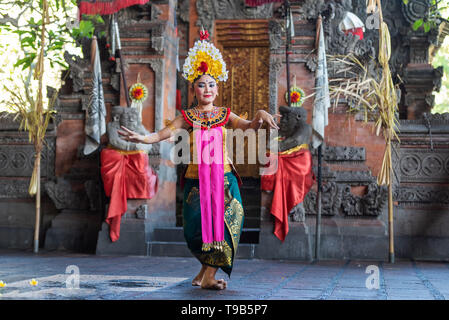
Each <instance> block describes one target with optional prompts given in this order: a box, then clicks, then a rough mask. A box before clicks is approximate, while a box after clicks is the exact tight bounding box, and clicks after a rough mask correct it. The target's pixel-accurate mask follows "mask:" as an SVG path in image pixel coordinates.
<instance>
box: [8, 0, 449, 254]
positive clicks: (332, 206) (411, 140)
mask: <svg viewBox="0 0 449 320" xmlns="http://www.w3.org/2000/svg"><path fill="white" fill-rule="evenodd" d="M291 3H292V13H293V20H294V29H295V36H294V39H293V40H294V44H293V46H292V54H291V55H290V74H291V75H292V76H293V75H294V76H295V77H296V83H297V86H298V87H300V88H301V89H302V90H303V91H304V92H305V93H306V94H307V95H308V94H311V93H312V92H313V90H314V84H315V79H314V74H315V69H316V50H315V41H316V19H317V16H318V15H319V14H321V15H322V16H323V21H324V32H325V37H326V50H327V53H328V54H330V55H336V54H342V55H344V54H348V53H354V54H355V55H356V56H357V57H358V58H359V59H360V60H361V61H363V63H365V64H366V65H367V66H368V67H372V66H373V64H374V63H375V62H374V60H373V59H372V57H375V56H377V46H378V30H376V29H375V28H371V29H370V28H368V27H367V28H366V30H365V33H364V37H363V39H362V40H359V38H358V37H357V36H354V35H352V34H347V35H346V34H344V33H343V32H342V31H341V30H340V29H339V28H338V26H339V24H340V22H341V21H342V19H343V17H344V14H345V13H346V12H347V11H350V12H352V13H354V14H356V15H357V16H358V17H359V18H360V19H361V20H362V21H364V22H366V21H369V19H370V18H371V17H370V15H369V14H367V13H366V1H365V0H352V1H350V0H333V1H323V0H319V1H312V0H300V1H291ZM382 3H383V12H384V20H385V21H386V22H387V24H388V26H389V29H390V33H391V41H392V54H391V61H390V68H391V70H392V74H393V75H394V80H395V81H399V79H402V83H401V85H400V89H401V90H400V91H401V92H400V96H401V98H400V104H399V118H400V127H399V132H400V133H399V137H400V141H397V142H396V143H395V146H394V153H393V157H394V164H395V181H394V199H395V200H394V201H395V203H394V209H395V212H394V225H395V248H396V252H397V253H396V255H397V257H398V258H401V257H407V258H415V259H439V260H445V259H447V258H448V255H447V252H448V251H449V250H448V249H449V241H448V240H449V231H448V230H449V196H448V195H449V191H448V188H447V187H448V184H449V117H448V115H447V114H444V115H436V114H431V113H430V111H431V108H432V105H433V96H432V92H433V91H434V90H439V87H440V83H441V77H442V69H441V68H437V69H435V68H433V67H432V66H431V64H430V61H431V59H432V57H433V55H434V54H435V52H436V51H437V50H438V48H439V47H440V45H441V43H442V42H443V40H444V37H445V36H446V34H447V31H448V27H447V26H446V25H445V24H444V23H443V24H441V25H439V26H438V28H435V29H432V30H430V31H429V32H427V33H425V32H424V31H422V30H421V29H420V30H418V31H413V30H412V27H411V25H412V24H413V22H414V21H415V20H416V19H418V18H420V17H423V16H424V15H425V13H426V10H428V7H427V1H425V0H410V1H409V2H408V4H404V3H403V1H402V0H394V1H383V2H382ZM283 12H284V10H283V7H282V4H280V3H276V4H267V5H264V6H261V7H257V8H251V7H246V6H245V5H244V1H241V0H219V1H212V0H179V1H174V0H154V1H149V2H148V3H147V4H146V5H141V6H133V7H131V8H128V9H126V10H122V11H121V12H120V13H119V14H118V23H119V28H120V35H121V38H122V51H123V55H124V57H125V60H126V70H127V71H126V78H127V82H128V83H134V82H135V81H136V79H137V77H138V76H140V79H141V81H142V82H143V83H144V84H145V85H146V86H147V87H148V89H149V98H148V99H147V101H146V102H145V105H144V109H143V121H142V122H143V124H144V126H145V127H146V128H147V130H149V131H154V130H159V129H161V128H163V127H164V121H165V120H167V119H173V118H174V117H175V116H176V115H177V113H178V112H179V111H178V110H177V107H178V108H186V107H188V106H189V105H190V103H191V102H192V96H191V93H189V90H188V84H187V83H186V81H185V80H183V79H182V77H181V76H180V72H179V71H177V69H176V60H177V59H179V64H180V65H181V66H182V64H183V61H184V59H185V57H186V55H187V51H188V48H189V47H191V46H192V45H193V43H194V41H195V40H196V39H197V37H198V36H197V35H198V29H199V28H201V26H204V28H206V29H208V30H209V31H210V33H211V40H212V41H213V42H214V43H215V44H216V45H217V46H218V47H219V48H220V50H221V51H222V52H223V55H224V59H225V60H226V62H227V65H228V69H229V70H230V80H231V81H228V82H227V83H226V84H225V85H224V86H223V87H221V88H220V101H217V104H220V105H223V106H228V107H231V109H232V110H233V111H234V112H235V113H238V114H242V113H245V112H246V113H248V115H249V117H251V116H252V115H253V114H254V112H255V111H256V110H258V109H264V110H267V111H269V112H271V113H275V112H277V110H278V108H279V106H281V105H285V104H286V101H285V92H286V91H287V84H286V63H285V31H284V28H283V25H284V21H285V20H284V17H283ZM105 20H106V21H107V20H108V17H106V18H105ZM104 28H105V26H101V25H99V26H97V29H98V30H100V31H101V30H103V29H104ZM176 30H177V32H176ZM105 41H106V40H105V39H104V38H100V39H99V45H100V49H101V52H100V56H101V64H102V75H103V89H104V94H105V100H106V107H107V111H108V114H107V121H110V110H111V107H113V106H116V105H125V99H124V95H123V90H121V89H120V88H121V76H120V68H118V67H117V65H116V63H115V62H113V61H109V60H108V54H107V50H106V48H105V45H106V42H105ZM81 42H82V45H83V51H84V57H83V58H79V57H72V56H70V55H69V54H66V61H67V62H68V63H69V65H70V69H69V71H68V72H69V76H68V78H67V80H66V81H65V84H64V85H63V87H62V88H61V90H60V91H59V94H58V99H57V104H56V109H57V116H56V118H55V121H54V122H53V123H52V124H51V126H50V128H49V130H48V133H47V137H46V141H47V144H46V149H45V152H44V155H43V167H44V170H43V175H42V183H43V184H44V185H45V195H44V198H43V224H42V229H41V239H42V240H41V243H42V246H43V247H44V248H45V249H48V250H72V251H77V252H88V253H96V254H138V255H172V256H180V255H181V256H182V255H187V256H190V253H189V251H188V250H187V247H186V245H185V242H184V239H183V232H182V214H181V212H182V208H181V205H182V190H181V189H180V187H179V183H178V182H179V175H180V173H181V172H182V169H183V168H182V167H181V166H177V167H176V166H174V165H173V163H171V161H170V160H169V158H170V155H169V150H170V145H171V142H161V143H159V144H158V145H156V146H155V147H154V148H153V149H152V151H151V153H150V154H149V159H150V165H151V166H152V167H153V169H154V170H155V171H156V173H157V175H158V178H159V191H158V193H157V195H156V196H155V197H154V198H153V199H151V200H133V199H129V200H128V211H127V213H126V214H125V215H124V216H123V219H122V224H121V230H122V231H121V236H120V239H119V241H117V242H115V243H111V242H110V240H109V238H108V227H107V225H106V224H105V223H104V217H105V212H106V209H107V205H108V201H109V200H108V199H107V198H106V197H105V196H104V192H103V186H102V182H101V178H100V172H99V153H98V152H96V153H94V154H92V155H90V156H83V154H82V148H83V145H84V139H85V135H84V121H85V115H86V107H87V104H88V97H89V92H90V76H91V74H90V69H89V67H90V56H89V55H90V53H89V48H90V40H89V39H84V40H82V41H81ZM337 71H338V66H333V65H329V69H328V72H329V76H330V77H331V78H332V77H335V76H336V72H337ZM177 91H178V92H179V93H180V99H178V104H177V99H176V97H177ZM312 106H313V100H312V99H308V100H306V101H305V102H304V104H303V106H302V107H304V108H305V109H307V110H308V113H309V120H310V117H311V114H312ZM347 110H348V102H347V101H345V100H343V99H342V100H341V101H339V103H338V106H337V107H336V108H332V110H330V114H329V125H328V127H327V128H326V139H325V147H324V152H323V153H324V161H323V181H324V192H323V209H322V210H323V218H322V228H321V230H322V235H321V249H322V252H321V258H323V259H345V258H352V259H378V260H382V259H387V256H388V234H387V233H388V223H387V208H386V202H387V194H386V190H385V188H384V187H379V186H378V185H377V184H376V177H377V175H378V173H379V171H380V166H381V163H382V156H383V151H384V148H385V144H384V139H383V137H381V136H380V137H378V136H375V135H374V134H373V131H372V127H371V125H370V124H369V123H368V124H366V123H364V121H363V117H361V116H360V115H358V114H349V113H348V112H347ZM102 142H103V144H104V145H106V144H107V138H106V137H103V139H102ZM313 154H314V161H315V164H316V151H313ZM32 156H33V151H32V146H30V145H29V144H28V143H27V136H26V134H25V133H23V132H19V131H18V124H17V123H15V122H14V121H13V120H12V119H11V118H8V117H7V118H4V119H2V120H1V126H0V180H1V181H0V182H1V183H0V190H1V192H0V247H3V248H30V247H31V245H32V238H33V223H34V219H33V215H34V206H33V199H32V198H30V197H29V196H28V195H27V193H26V190H27V185H28V179H29V177H30V176H31V168H32V162H31V159H32ZM238 169H239V172H240V173H241V175H242V177H243V181H244V184H243V186H242V195H243V202H244V209H245V213H246V217H245V225H244V230H243V234H242V237H241V245H240V247H239V253H238V255H239V256H240V257H246V258H268V259H311V258H312V257H313V252H314V251H313V248H314V245H315V243H314V241H315V235H314V232H315V215H316V208H315V199H316V187H314V188H313V189H312V191H311V192H310V193H309V194H308V196H307V198H306V199H305V201H304V207H305V216H301V215H299V214H296V213H293V214H292V215H291V216H290V217H291V221H290V222H289V226H290V232H289V234H288V236H287V239H286V241H285V242H284V243H281V242H280V241H279V240H278V239H277V238H276V237H275V236H274V235H273V218H272V216H271V214H270V205H271V194H270V193H268V192H261V191H260V178H259V177H258V176H257V174H255V173H254V168H251V167H248V166H246V167H245V166H242V167H240V168H238ZM314 169H316V168H315V167H314Z"/></svg>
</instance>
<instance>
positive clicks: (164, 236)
mask: <svg viewBox="0 0 449 320" xmlns="http://www.w3.org/2000/svg"><path fill="white" fill-rule="evenodd" d="M259 231H260V229H258V228H243V230H242V234H241V235H240V243H242V244H243V243H247V244H248V243H259ZM152 242H185V239H184V229H183V228H182V227H166V228H155V229H154V231H153V239H152Z"/></svg>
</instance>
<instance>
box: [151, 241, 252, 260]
mask: <svg viewBox="0 0 449 320" xmlns="http://www.w3.org/2000/svg"><path fill="white" fill-rule="evenodd" d="M256 250H257V244H252V243H251V244H250V243H240V244H239V247H238V249H237V256H236V258H237V259H253V258H256ZM147 255H148V256H153V257H192V253H191V252H190V250H189V248H188V247H187V244H186V242H185V241H184V242H165V241H151V242H148V243H147Z"/></svg>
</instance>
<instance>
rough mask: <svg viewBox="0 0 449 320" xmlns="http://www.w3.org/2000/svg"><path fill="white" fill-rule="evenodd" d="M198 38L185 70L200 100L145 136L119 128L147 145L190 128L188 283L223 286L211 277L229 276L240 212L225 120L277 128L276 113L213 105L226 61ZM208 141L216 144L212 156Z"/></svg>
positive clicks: (186, 194) (186, 201)
mask: <svg viewBox="0 0 449 320" xmlns="http://www.w3.org/2000/svg"><path fill="white" fill-rule="evenodd" d="M200 39H201V40H199V41H197V43H196V44H195V47H194V48H193V49H195V48H196V47H199V49H198V48H196V50H193V53H192V49H191V50H190V51H189V56H188V58H187V59H186V63H185V64H184V75H185V77H186V78H187V79H188V80H189V81H191V82H192V90H194V94H195V98H196V100H197V101H198V105H197V106H195V107H193V108H190V109H187V110H183V111H182V114H181V115H179V116H178V117H176V118H175V119H174V120H173V121H172V122H171V123H170V124H169V125H168V126H167V127H165V128H163V129H162V130H160V131H158V132H155V133H151V134H150V135H147V136H144V135H141V134H139V133H136V132H134V131H131V130H129V129H127V128H125V127H122V129H123V131H119V133H120V134H121V135H122V136H123V138H124V139H125V140H128V141H132V142H137V143H148V144H151V143H156V142H159V141H162V140H165V139H167V138H169V137H171V136H172V135H173V133H174V132H175V131H176V130H179V129H185V130H188V131H189V137H190V152H191V157H190V158H191V159H192V158H193V157H194V154H196V155H198V158H197V163H194V161H191V162H190V163H189V164H188V166H187V170H186V172H185V175H184V181H185V185H184V201H183V218H184V219H183V220H184V236H185V239H186V242H187V245H188V247H189V249H190V251H191V252H192V254H193V255H194V256H195V257H196V258H197V259H198V260H199V261H200V262H201V264H202V267H201V270H200V272H199V273H198V274H197V275H196V276H195V277H194V279H193V281H192V285H193V286H200V287H201V288H203V289H215V290H222V289H225V288H226V285H227V283H226V281H224V279H219V280H217V279H215V274H216V273H217V270H218V268H221V269H222V270H223V271H224V272H225V273H226V274H228V276H230V274H231V271H232V266H233V261H234V258H235V255H236V252H237V247H238V243H239V239H240V233H241V229H242V226H243V217H244V214H243V207H242V200H241V196H240V191H239V187H238V182H237V178H236V172H235V170H234V167H233V166H232V163H231V161H230V159H228V156H227V152H226V143H225V141H226V128H225V125H227V126H232V128H234V129H237V128H240V129H242V130H246V129H250V128H251V129H255V130H257V129H259V128H260V127H261V126H262V124H263V122H266V123H267V124H268V126H269V127H270V128H274V129H279V128H278V126H277V124H276V121H275V119H274V117H273V116H272V115H271V114H269V113H267V112H266V111H264V110H258V111H257V112H256V114H255V117H254V119H253V120H251V121H249V120H245V119H242V118H240V117H239V116H237V115H236V114H234V113H233V112H231V110H230V108H226V107H217V106H215V105H214V100H215V98H216V97H217V95H218V85H217V80H224V81H225V80H226V78H227V72H226V69H225V68H226V66H225V63H224V61H223V60H222V58H221V54H220V53H219V52H218V54H217V51H218V50H217V49H216V48H215V47H214V46H213V44H211V43H209V42H206V41H205V38H204V34H203V36H202V37H200ZM206 40H207V39H206ZM214 59H215V60H214ZM192 65H193V66H194V67H193V68H192ZM217 65H218V67H217ZM220 67H221V68H220ZM277 116H279V115H275V117H277ZM212 137H213V139H211V138H212ZM211 146H212V147H213V148H214V152H213V155H212V156H211V152H210V148H211ZM216 150H218V151H219V152H217V151H216ZM208 157H209V159H208ZM210 157H212V158H210Z"/></svg>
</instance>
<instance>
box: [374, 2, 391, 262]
mask: <svg viewBox="0 0 449 320" xmlns="http://www.w3.org/2000/svg"><path fill="white" fill-rule="evenodd" d="M376 5H377V8H378V10H379V41H380V39H381V37H383V35H382V28H383V15H382V4H381V0H376ZM384 49H385V48H381V47H379V55H380V51H381V50H384ZM383 63H385V64H386V65H382V67H383V68H388V67H389V66H388V60H387V61H384V62H383ZM387 115H388V117H389V119H392V118H393V117H394V116H395V115H394V114H391V108H388V111H387ZM390 123H391V122H390ZM386 129H387V130H385V131H384V134H386V140H387V145H386V150H385V152H387V153H388V160H389V161H388V168H387V170H386V183H387V185H388V242H389V262H390V263H394V256H395V254H394V228H393V186H392V179H391V177H392V171H393V168H392V163H391V139H392V132H391V130H394V128H386ZM384 161H385V159H384Z"/></svg>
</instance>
